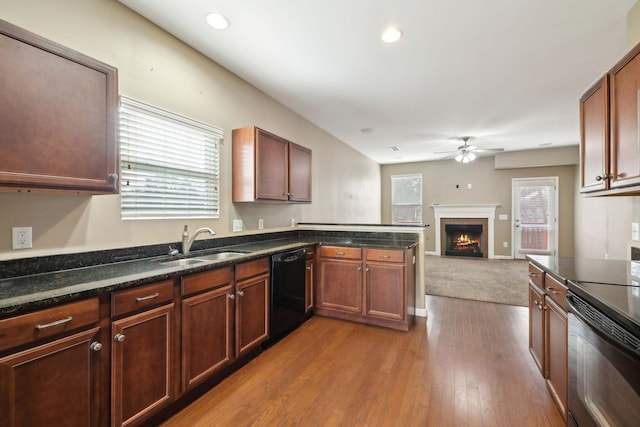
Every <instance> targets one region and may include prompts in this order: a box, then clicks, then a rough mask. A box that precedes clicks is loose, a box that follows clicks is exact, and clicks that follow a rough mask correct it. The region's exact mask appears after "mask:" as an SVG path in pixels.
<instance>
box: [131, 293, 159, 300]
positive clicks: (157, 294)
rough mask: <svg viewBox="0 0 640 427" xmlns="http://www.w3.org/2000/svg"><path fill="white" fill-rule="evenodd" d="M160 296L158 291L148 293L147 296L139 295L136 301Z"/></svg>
mask: <svg viewBox="0 0 640 427" xmlns="http://www.w3.org/2000/svg"><path fill="white" fill-rule="evenodd" d="M159 296H160V294H159V293H157V292H156V293H155V294H151V295H147V296H146V297H138V298H136V301H138V302H140V301H146V300H149V299H154V298H157V297H159Z"/></svg>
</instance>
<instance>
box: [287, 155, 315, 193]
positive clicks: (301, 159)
mask: <svg viewBox="0 0 640 427" xmlns="http://www.w3.org/2000/svg"><path fill="white" fill-rule="evenodd" d="M289 200H291V201H294V202H310V201H311V150H309V149H308V148H305V147H302V146H300V145H298V144H294V143H293V142H290V143H289Z"/></svg>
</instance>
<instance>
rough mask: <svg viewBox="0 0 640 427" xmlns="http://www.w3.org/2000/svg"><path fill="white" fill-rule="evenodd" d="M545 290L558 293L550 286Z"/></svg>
mask: <svg viewBox="0 0 640 427" xmlns="http://www.w3.org/2000/svg"><path fill="white" fill-rule="evenodd" d="M547 291H549V292H551V293H552V294H559V293H560V291H556V289H555V288H552V287H548V288H547Z"/></svg>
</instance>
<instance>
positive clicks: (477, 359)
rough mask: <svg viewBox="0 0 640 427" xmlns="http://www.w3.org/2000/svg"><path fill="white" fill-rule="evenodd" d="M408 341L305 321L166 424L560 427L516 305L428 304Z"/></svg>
mask: <svg viewBox="0 0 640 427" xmlns="http://www.w3.org/2000/svg"><path fill="white" fill-rule="evenodd" d="M427 301H428V305H427V310H428V313H429V318H428V321H427V322H425V320H424V318H417V319H418V322H417V324H416V325H415V326H414V327H413V328H412V329H411V330H410V331H409V332H398V331H392V330H387V329H382V328H378V327H373V326H364V325H358V324H355V323H350V322H346V321H341V320H333V319H327V318H321V317H317V316H316V317H313V318H312V319H310V320H309V321H307V322H306V323H305V324H304V325H303V326H302V327H300V328H299V329H297V330H296V331H294V332H293V333H292V334H291V335H289V336H287V337H286V338H285V339H283V340H282V341H281V342H279V343H278V344H276V345H275V346H274V347H272V348H270V349H268V350H266V351H265V352H263V353H262V354H261V355H260V356H259V357H257V358H256V359H254V360H253V361H251V362H250V363H249V364H247V365H246V366H245V367H243V368H242V369H241V370H239V371H237V372H236V373H234V374H233V375H231V376H230V377H228V378H227V379H225V380H224V381H222V382H221V383H220V384H218V385H217V386H216V387H215V388H213V389H212V390H211V391H209V392H208V393H206V394H205V395H203V396H202V397H201V398H200V399H198V400H196V401H195V402H194V403H192V404H191V405H190V406H188V407H187V408H185V409H183V410H182V411H181V412H180V413H178V414H176V415H175V416H174V417H173V418H171V419H170V420H168V421H167V422H166V423H165V424H163V425H164V426H166V427H169V426H385V427H386V426H455V427H458V426H460V427H462V426H505V427H506V426H509V427H511V426H531V427H534V426H535V427H541V426H564V422H563V421H562V418H561V417H560V414H559V412H558V410H557V409H556V407H555V406H554V405H553V403H552V401H551V398H550V396H549V393H548V392H547V389H546V387H545V383H544V380H543V378H542V375H541V374H540V372H539V371H538V370H537V368H536V367H535V365H534V363H533V360H532V359H531V356H530V355H529V351H528V335H527V334H528V314H527V308H525V307H516V306H509V305H503V304H493V303H485V302H477V301H467V300H461V299H453V298H445V297H431V296H429V297H428V300H427Z"/></svg>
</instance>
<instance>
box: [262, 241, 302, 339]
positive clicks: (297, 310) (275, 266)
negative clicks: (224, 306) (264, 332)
mask: <svg viewBox="0 0 640 427" xmlns="http://www.w3.org/2000/svg"><path fill="white" fill-rule="evenodd" d="M305 268H306V251H305V249H297V250H294V251H289V252H283V253H279V254H276V255H272V256H271V322H270V326H269V340H268V341H267V342H266V345H267V346H268V345H271V344H273V343H275V342H276V341H278V340H279V339H281V338H283V337H284V336H285V335H287V334H288V333H289V332H291V331H292V330H293V329H295V328H297V327H298V326H300V325H301V324H302V322H304V321H305V319H306V316H305V307H306V305H305V300H306V298H305V297H306V292H305Z"/></svg>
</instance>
